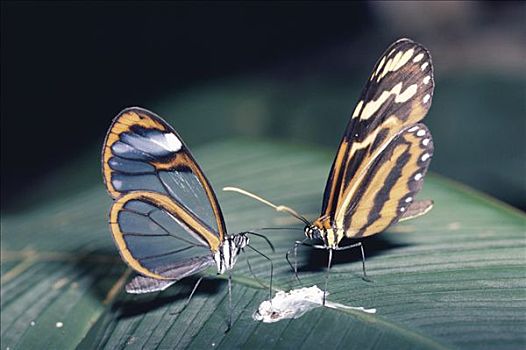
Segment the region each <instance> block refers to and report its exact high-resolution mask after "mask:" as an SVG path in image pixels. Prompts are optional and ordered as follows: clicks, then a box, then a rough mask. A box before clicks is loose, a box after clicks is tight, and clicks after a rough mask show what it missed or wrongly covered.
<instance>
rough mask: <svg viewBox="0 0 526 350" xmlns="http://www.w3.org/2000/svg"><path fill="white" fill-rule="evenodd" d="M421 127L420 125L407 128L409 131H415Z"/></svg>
mask: <svg viewBox="0 0 526 350" xmlns="http://www.w3.org/2000/svg"><path fill="white" fill-rule="evenodd" d="M418 129H419V127H418V126H416V125H415V126H413V127H412V128H411V129H409V130H407V131H408V132H413V131H417V130H418Z"/></svg>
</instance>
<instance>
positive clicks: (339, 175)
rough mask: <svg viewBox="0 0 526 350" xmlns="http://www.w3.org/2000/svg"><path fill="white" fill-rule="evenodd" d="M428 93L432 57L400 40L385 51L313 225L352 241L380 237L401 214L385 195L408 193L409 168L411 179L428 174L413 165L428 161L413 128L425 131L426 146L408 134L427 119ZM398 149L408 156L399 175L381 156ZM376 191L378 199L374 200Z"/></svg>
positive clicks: (430, 93)
mask: <svg viewBox="0 0 526 350" xmlns="http://www.w3.org/2000/svg"><path fill="white" fill-rule="evenodd" d="M433 89H434V80H433V65H432V62H431V56H430V54H429V52H428V51H427V50H426V49H425V48H424V47H423V46H422V45H420V44H418V43H415V42H413V41H412V40H410V39H400V40H398V41H396V42H395V43H393V44H392V45H391V46H390V47H389V48H388V49H387V50H386V51H385V53H384V54H383V55H382V56H381V58H380V59H379V61H378V62H377V64H376V65H375V67H374V69H373V73H372V74H371V77H370V79H369V80H368V81H367V84H366V86H365V89H364V90H363V92H362V94H361V97H360V100H359V102H358V104H357V106H356V108H355V110H354V112H353V114H352V116H351V119H350V121H349V123H348V125H347V128H346V130H345V133H344V136H343V139H342V141H341V143H340V146H339V148H338V152H337V154H336V157H335V160H334V162H333V165H332V168H331V171H330V174H329V178H328V181H327V184H326V187H325V193H324V198H323V205H322V212H321V216H320V218H319V219H318V220H316V221H315V223H314V225H316V226H318V227H320V228H324V229H331V228H333V229H334V228H335V229H336V231H337V234H336V238H335V239H336V241H337V242H339V241H340V240H341V239H342V238H343V237H344V236H347V237H350V238H352V237H357V236H367V235H370V234H374V233H376V232H380V231H381V230H383V229H385V228H387V227H388V226H389V225H390V224H392V223H394V222H396V221H397V219H398V218H399V216H400V215H403V212H399V211H397V210H387V207H391V203H392V202H391V200H394V197H390V196H395V193H394V192H390V191H388V189H389V188H392V189H397V191H401V188H402V187H404V186H405V188H409V187H408V186H409V184H408V183H409V182H410V174H409V172H408V171H409V170H408V169H413V170H414V171H415V174H416V173H417V169H418V171H420V172H421V173H422V174H421V175H423V173H425V169H427V165H426V166H425V169H423V168H422V164H421V163H419V161H417V160H418V159H419V158H418V156H420V157H422V156H423V155H424V154H427V156H426V157H427V158H426V159H429V158H430V157H431V155H432V147H433V144H432V139H431V135H430V133H429V130H427V128H425V126H423V125H422V124H418V129H419V131H420V132H423V131H424V130H425V132H426V135H427V140H426V141H425V142H426V144H427V145H425V146H424V145H423V144H422V142H423V140H424V139H421V140H420V139H419V140H418V141H417V140H416V139H415V137H417V138H418V137H419V136H414V134H412V133H411V132H409V130H413V129H412V128H413V127H415V126H417V123H418V122H419V121H420V120H422V119H423V118H424V117H425V115H426V114H427V112H428V110H429V108H430V106H431V101H432V98H433ZM408 132H409V134H408ZM417 132H418V131H417ZM411 135H413V136H411ZM413 143H415V145H414V146H412V147H410V145H412V144H413ZM416 144H418V145H416ZM402 145H406V146H402ZM422 146H423V148H422ZM400 147H406V148H407V150H406V151H405V152H403V153H404V154H405V156H404V159H405V158H407V157H409V156H408V155H407V154H406V152H409V153H411V154H410V157H409V158H408V160H407V161H408V163H407V164H406V165H404V167H403V170H404V171H402V172H396V171H395V169H398V165H399V163H396V162H394V159H392V158H390V157H387V156H386V154H391V153H392V154H397V152H401V151H400V149H401V148H400ZM395 151H396V152H395ZM426 164H429V162H428V161H427V162H426ZM393 167H394V168H393ZM398 170H400V169H398ZM395 177H396V178H395ZM404 181H405V182H406V183H405V184H404V186H402V182H404ZM370 186H375V187H378V188H369V187H370ZM384 187H385V188H384ZM380 190H381V192H380V193H382V194H378V195H373V193H376V192H377V191H380ZM382 191H383V192H382ZM396 193H398V192H396ZM414 194H416V192H414V191H410V190H407V193H405V196H410V197H413V196H414ZM383 201H385V202H388V203H389V204H388V203H383ZM382 203H383V204H384V205H381V204H382ZM393 203H394V202H393ZM385 205H387V207H386V206H385ZM404 210H408V208H406V209H404ZM376 215H380V217H381V218H382V219H381V222H382V224H380V223H379V221H378V220H372V218H373V217H374V216H376ZM387 223H389V224H387ZM382 228H383V229H382ZM337 242H336V243H337Z"/></svg>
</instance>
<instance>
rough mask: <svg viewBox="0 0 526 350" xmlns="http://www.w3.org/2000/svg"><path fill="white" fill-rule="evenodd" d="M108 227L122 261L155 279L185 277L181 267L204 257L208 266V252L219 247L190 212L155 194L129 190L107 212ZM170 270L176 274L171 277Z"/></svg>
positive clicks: (210, 256) (213, 237)
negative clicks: (108, 212)
mask: <svg viewBox="0 0 526 350" xmlns="http://www.w3.org/2000/svg"><path fill="white" fill-rule="evenodd" d="M110 227H111V232H112V234H113V239H114V240H115V243H116V245H117V247H118V248H119V252H120V254H121V257H122V259H123V260H124V261H125V262H126V263H127V264H128V265H129V266H130V267H132V268H133V269H134V270H135V271H137V272H139V273H140V274H141V275H143V276H145V277H150V278H155V279H162V280H168V279H169V280H178V279H181V278H183V277H185V276H187V275H188V271H187V270H185V269H183V268H181V266H185V265H193V261H194V259H195V258H200V257H207V256H208V257H209V258H210V260H209V262H210V263H212V262H213V258H212V255H211V254H210V251H211V250H212V251H217V249H218V247H219V244H220V241H219V239H218V238H217V236H216V234H215V233H214V232H213V231H212V230H211V229H210V227H208V226H207V225H206V224H205V223H203V222H202V221H201V220H200V219H199V218H197V217H196V216H195V215H193V214H192V212H190V211H189V210H188V209H187V208H185V207H184V206H182V205H180V204H179V203H177V202H176V201H174V200H173V199H172V198H171V197H169V196H167V195H164V194H161V193H157V192H148V191H133V192H129V193H127V194H125V195H123V196H122V197H120V198H119V199H117V200H116V201H115V202H114V203H113V206H112V208H111V211H110ZM207 266H208V265H207ZM207 266H204V265H203V268H206V267H207ZM174 269H176V270H178V271H180V274H174ZM194 273H195V272H194Z"/></svg>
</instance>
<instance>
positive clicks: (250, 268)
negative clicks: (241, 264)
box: [247, 245, 274, 300]
mask: <svg viewBox="0 0 526 350" xmlns="http://www.w3.org/2000/svg"><path fill="white" fill-rule="evenodd" d="M247 247H248V248H250V249H252V250H253V251H255V252H256V253H258V254H259V255H261V256H262V257H264V258H265V259H267V260H268V261H269V263H270V287H269V294H270V300H272V276H274V264H273V263H272V260H271V259H270V258H269V257H268V256H266V255H265V254H263V253H262V252H260V251H259V250H257V249H256V248H254V247H252V246H251V245H247ZM247 264H248V269H249V270H250V273H251V274H252V275H253V276H254V278H255V279H256V280H257V281H258V282H259V284H261V285H262V286H263V287H265V285H264V284H263V283H262V282H260V281H259V279H258V278H257V277H256V275H255V274H254V273H253V272H252V267H251V266H250V263H249V262H248V256H247Z"/></svg>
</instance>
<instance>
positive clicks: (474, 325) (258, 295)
mask: <svg viewBox="0 0 526 350" xmlns="http://www.w3.org/2000/svg"><path fill="white" fill-rule="evenodd" d="M195 154H196V158H197V159H198V160H199V162H200V164H201V166H202V167H203V169H204V171H205V173H206V174H207V176H208V177H209V179H210V180H211V182H212V184H213V186H214V188H215V189H216V192H217V194H218V197H219V201H220V203H221V206H222V209H223V212H224V215H225V218H226V221H227V226H228V228H229V231H230V232H231V233H234V232H239V231H242V230H247V229H257V228H261V227H296V228H302V225H301V224H299V223H298V222H297V221H296V220H295V219H294V218H292V217H289V216H287V215H285V214H283V213H277V212H274V211H273V210H272V209H270V208H268V207H265V206H263V205H262V204H260V203H258V202H255V201H253V200H251V199H249V198H245V197H242V196H240V195H238V194H235V193H226V192H222V191H221V188H222V187H223V186H229V185H231V186H238V187H243V188H246V189H248V190H250V191H253V192H255V193H257V194H260V195H262V196H264V197H265V198H267V199H269V200H271V201H273V202H275V203H278V204H284V205H288V206H290V207H293V208H294V209H296V210H297V211H299V212H301V213H303V214H304V215H305V216H307V217H308V218H310V219H314V218H315V217H316V216H317V214H318V212H319V207H320V204H321V195H322V190H323V188H324V182H325V179H326V176H327V174H328V171H329V166H330V163H331V160H332V152H325V151H320V150H317V149H309V148H306V147H293V146H289V145H283V144H276V143H264V142H255V141H251V142H246V141H231V142H223V143H216V144H212V145H209V146H206V147H202V148H200V149H198V150H197V151H196V152H195ZM93 164H95V162H94V163H93ZM69 174H71V172H70V173H69ZM62 181H63V182H67V181H68V178H63V179H62ZM57 183H60V182H57ZM55 190H56V192H57V193H60V188H56V189H55ZM420 198H422V199H423V198H432V199H434V200H435V207H434V209H433V210H432V211H431V212H430V213H429V214H428V215H426V216H424V217H422V218H418V219H416V220H414V221H408V222H405V223H403V224H400V225H397V226H395V227H393V228H391V229H389V230H388V231H387V232H384V233H382V234H379V235H377V236H374V237H372V238H368V239H365V240H364V245H365V251H366V255H367V263H366V264H367V271H368V274H369V275H370V277H371V278H372V280H373V282H371V283H368V282H365V281H363V280H362V279H361V278H360V276H361V260H360V254H359V251H352V250H351V251H344V252H338V253H337V254H336V255H335V264H334V266H333V269H332V270H331V275H330V282H329V292H330V295H329V300H331V301H334V302H338V303H341V304H345V305H349V306H363V307H366V308H376V309H377V313H376V314H365V313H362V312H360V311H355V310H346V311H342V310H334V309H328V308H318V309H315V310H313V311H311V312H309V313H307V314H306V315H304V316H303V317H301V318H299V319H295V320H283V321H280V322H277V323H272V324H263V323H260V322H256V321H254V320H253V319H252V314H253V312H254V311H255V310H257V308H258V306H259V303H261V302H262V301H263V300H265V299H268V290H267V289H264V288H263V287H261V286H260V285H259V284H258V282H257V281H256V280H255V279H254V277H253V276H252V275H251V274H250V272H249V269H248V267H247V264H246V261H245V259H244V257H243V256H242V257H240V259H239V261H238V264H237V265H236V268H235V269H234V286H233V303H234V313H233V320H234V324H233V328H232V330H231V331H230V332H229V333H227V334H225V333H224V331H225V329H226V319H227V317H228V297H227V293H226V281H225V279H224V277H223V276H219V278H218V277H217V276H216V275H215V273H214V271H211V272H210V273H209V278H207V279H205V282H204V284H203V285H202V286H201V287H200V288H199V290H198V292H197V293H196V295H195V296H194V298H193V299H192V300H191V302H190V304H189V306H188V307H187V308H186V309H185V310H184V311H183V312H182V313H180V314H178V315H173V314H172V313H174V312H176V311H177V310H179V308H180V307H181V306H182V305H183V304H184V302H185V300H186V298H187V296H188V294H189V292H190V290H191V288H192V286H193V283H194V282H195V280H196V279H195V278H188V279H187V280H183V281H181V282H179V283H177V284H176V285H174V286H173V287H171V288H169V289H168V290H166V291H164V292H162V293H154V294H150V295H144V296H133V295H126V294H125V293H124V292H123V291H122V286H123V284H124V283H125V281H126V279H127V278H128V272H127V270H126V268H125V265H124V263H123V262H121V261H120V259H119V257H118V253H117V250H116V248H115V247H114V244H113V242H112V240H111V236H110V234H109V232H108V226H107V211H108V209H109V206H110V205H111V200H110V199H109V197H108V196H107V195H106V194H105V192H104V189H103V186H102V184H101V185H100V186H97V187H96V188H92V189H88V190H85V189H84V190H83V191H82V192H79V193H78V194H76V195H75V196H73V197H70V198H60V197H58V196H57V198H55V199H52V198H50V200H49V202H48V203H41V204H40V205H39V206H36V208H35V209H32V210H31V211H28V212H22V213H19V214H16V215H9V216H6V215H3V216H2V251H1V267H2V279H1V281H2V290H1V297H2V298H1V306H2V319H1V321H2V322H1V342H2V349H6V348H9V349H16V348H20V349H32V348H50V349H72V348H80V349H92V348H105V349H114V348H123V347H127V348H131V349H135V348H148V349H156V348H160V349H161V348H184V347H190V348H210V347H214V348H218V349H231V348H250V349H259V348H261V349H267V348H272V347H275V348H286V349H296V348H305V349H310V348H314V349H316V348H317V349H319V348H320V347H324V348H327V349H333V348H344V349H363V348H382V349H385V348H389V349H400V348H424V349H438V348H455V347H462V348H470V349H479V348H480V349H497V348H499V349H517V348H521V347H524V346H525V345H526V289H525V287H526V278H525V261H526V256H525V252H526V249H525V227H526V219H525V216H524V215H523V214H522V213H520V212H518V211H516V210H514V209H513V208H510V207H507V206H506V205H504V204H502V203H500V202H497V201H495V200H494V199H491V198H488V197H486V196H484V195H481V194H479V193H476V192H474V191H472V190H470V189H468V188H465V187H463V186H461V185H459V184H456V183H453V182H451V181H449V180H447V179H444V178H441V177H439V176H435V175H432V174H431V175H428V176H427V179H426V183H425V186H424V191H423V193H422V194H421V195H420ZM260 232H262V233H265V234H266V235H267V236H268V238H269V239H271V240H272V242H273V244H274V245H275V247H276V252H275V253H271V252H270V249H269V248H268V246H267V245H266V243H265V242H264V241H262V240H258V238H257V237H254V238H252V243H253V244H254V246H255V247H256V248H258V249H259V250H261V251H264V252H265V253H266V254H267V255H269V256H270V257H271V258H272V259H273V261H274V266H275V273H274V283H275V287H276V288H278V289H282V290H289V289H291V288H296V287H297V284H296V282H295V281H294V279H293V274H292V273H291V272H290V268H289V266H288V265H287V263H286V261H285V259H284V256H285V252H286V251H287V250H288V249H290V247H291V246H292V244H293V242H294V241H295V240H298V239H301V238H302V237H303V233H302V232H301V231H299V230H290V229H289V230H281V231H278V230H276V231H260ZM247 255H248V257H249V258H250V262H251V265H252V267H253V270H254V272H255V274H256V275H257V276H258V278H259V279H260V280H262V281H264V282H268V275H269V265H268V263H267V261H266V260H265V259H264V258H262V257H260V256H258V255H256V254H253V253H252V254H251V253H250V252H247ZM326 262H327V253H326V252H325V251H323V250H312V249H310V248H301V249H300V254H299V263H300V267H301V271H300V277H301V279H302V282H303V283H304V285H305V286H310V285H314V284H316V285H319V286H323V283H324V278H325V273H324V272H325V267H324V266H325V265H326ZM60 326H61V327H60Z"/></svg>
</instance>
